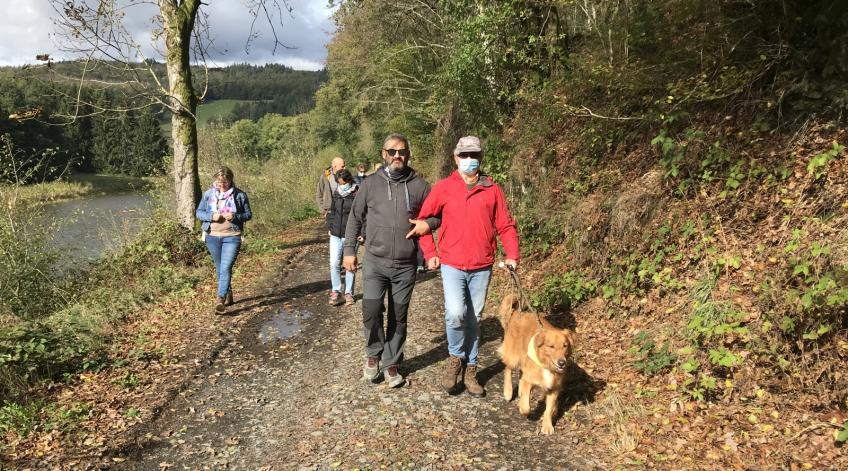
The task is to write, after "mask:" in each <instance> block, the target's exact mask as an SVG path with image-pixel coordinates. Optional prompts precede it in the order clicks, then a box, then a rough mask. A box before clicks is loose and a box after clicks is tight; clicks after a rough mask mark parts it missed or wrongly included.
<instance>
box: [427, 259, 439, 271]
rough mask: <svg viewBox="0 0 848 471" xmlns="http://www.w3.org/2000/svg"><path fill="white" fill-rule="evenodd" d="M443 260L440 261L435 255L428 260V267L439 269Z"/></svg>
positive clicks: (429, 268)
mask: <svg viewBox="0 0 848 471" xmlns="http://www.w3.org/2000/svg"><path fill="white" fill-rule="evenodd" d="M439 265H441V262H440V261H439V257H433V258H431V259H430V260H427V269H428V270H438V269H439Z"/></svg>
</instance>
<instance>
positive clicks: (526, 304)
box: [498, 262, 543, 329]
mask: <svg viewBox="0 0 848 471" xmlns="http://www.w3.org/2000/svg"><path fill="white" fill-rule="evenodd" d="M498 266H499V267H501V268H504V267H506V268H507V271H509V276H510V277H511V278H512V284H513V285H515V290H516V291H518V311H519V312H524V308H525V307H526V308H527V310H528V311H530V312H532V313H533V315H535V316H536V323H537V324H539V329H541V328H542V327H543V326H542V318H541V316H539V312H538V311H536V310H535V309H533V307H532V306H531V305H530V302H529V301H528V300H527V297H526V296H525V295H524V290H523V289H521V280H519V279H518V272H516V271H515V267H514V266H512V265H507V264H505V263H504V262H500V263H499V264H498ZM522 304H523V305H524V306H522Z"/></svg>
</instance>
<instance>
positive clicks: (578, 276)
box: [531, 270, 598, 311]
mask: <svg viewBox="0 0 848 471" xmlns="http://www.w3.org/2000/svg"><path fill="white" fill-rule="evenodd" d="M597 288H598V282H597V280H594V279H592V278H591V277H590V276H589V275H588V274H587V273H585V272H583V271H578V270H569V271H567V272H565V273H563V274H562V275H553V276H548V277H547V278H545V281H544V282H543V284H542V290H541V292H539V293H535V294H534V295H533V296H532V297H531V303H532V304H533V306H534V307H537V308H541V309H545V310H550V311H555V310H560V309H569V308H571V307H574V306H575V305H576V304H578V303H580V302H581V301H585V300H586V299H588V298H589V297H590V296H592V295H594V294H595V291H596V290H597Z"/></svg>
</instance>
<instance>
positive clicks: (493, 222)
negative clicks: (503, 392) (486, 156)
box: [418, 136, 519, 397]
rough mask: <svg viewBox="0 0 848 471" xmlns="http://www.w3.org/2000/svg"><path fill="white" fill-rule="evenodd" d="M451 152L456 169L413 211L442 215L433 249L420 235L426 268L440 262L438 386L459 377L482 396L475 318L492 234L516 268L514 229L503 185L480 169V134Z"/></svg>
mask: <svg viewBox="0 0 848 471" xmlns="http://www.w3.org/2000/svg"><path fill="white" fill-rule="evenodd" d="M453 156H454V161H455V163H456V166H457V170H456V171H455V172H453V173H452V174H451V175H450V176H448V177H447V178H445V179H444V180H441V181H440V182H438V183H436V185H435V186H433V189H432V191H431V192H430V195H429V196H427V199H426V200H425V201H424V205H423V207H422V208H421V211H420V212H419V213H418V218H419V219H426V218H430V217H439V218H441V220H442V225H441V227H440V228H439V236H438V248H437V247H436V244H435V243H434V241H433V236H432V234H427V235H424V236H421V237H420V239H419V240H420V243H421V249H422V250H423V251H424V257H425V259H426V260H427V265H428V268H430V269H431V270H435V269H436V268H439V267H440V266H441V272H442V285H443V287H444V293H445V331H446V333H447V338H448V353H449V354H450V357H449V358H448V364H447V368H446V369H445V372H444V376H443V377H442V387H443V388H445V389H446V390H447V391H448V392H450V393H452V392H454V391H455V390H456V387H457V385H458V384H459V380H460V377H462V379H463V382H464V383H465V390H466V391H468V393H469V394H471V395H472V396H475V397H482V396H484V395H485V393H486V391H485V390H484V389H483V387H482V386H481V385H480V383H478V382H477V377H476V373H477V352H478V347H479V340H480V318H481V316H482V313H483V305H484V304H485V302H486V290H487V289H488V287H489V279H490V277H491V275H492V265H493V264H494V262H495V251H496V250H497V242H496V240H495V239H496V237H497V238H500V240H501V244H502V245H503V247H504V251H505V252H506V260H505V263H506V264H508V265H511V266H512V267H513V268H515V267H517V266H518V259H519V251H518V232H517V231H516V229H515V220H513V218H512V215H510V213H509V209H508V208H507V205H506V198H505V197H504V193H503V190H502V189H501V187H500V186H498V185H497V184H496V183H495V182H494V181H492V179H491V177H489V176H487V175H483V174H482V173H480V161H481V160H482V158H483V152H482V148H481V147H480V139H478V138H477V137H475V136H466V137H463V138H461V139H460V140H459V142H458V143H457V145H456V148H455V149H454V151H453ZM463 364H464V365H463ZM463 366H465V372H464V376H463Z"/></svg>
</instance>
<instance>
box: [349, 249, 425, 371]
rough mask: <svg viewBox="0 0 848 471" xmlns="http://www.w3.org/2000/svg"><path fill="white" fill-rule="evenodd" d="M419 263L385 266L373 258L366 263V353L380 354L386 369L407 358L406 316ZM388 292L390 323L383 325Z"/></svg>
mask: <svg viewBox="0 0 848 471" xmlns="http://www.w3.org/2000/svg"><path fill="white" fill-rule="evenodd" d="M415 268H416V267H415V263H414V262H413V263H410V264H409V265H406V264H403V265H395V266H391V267H386V266H382V265H380V264H379V263H377V262H375V261H373V260H366V261H365V263H364V264H363V269H362V271H363V276H362V278H363V281H362V325H363V333H364V335H365V353H366V354H367V355H368V356H370V357H378V358H380V359H381V361H382V365H381V366H382V368H383V369H386V368H388V367H389V366H392V365H398V364H400V362H401V361H403V346H404V344H405V343H406V315H407V312H408V311H409V301H410V300H411V299H412V288H414V287H415V274H416V273H415ZM386 293H388V295H389V297H388V302H387V303H386V304H388V309H387V311H388V312H387V316H386V317H387V322H386V326H385V329H384V328H383V312H384V309H383V298H384V297H385V296H386Z"/></svg>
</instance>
